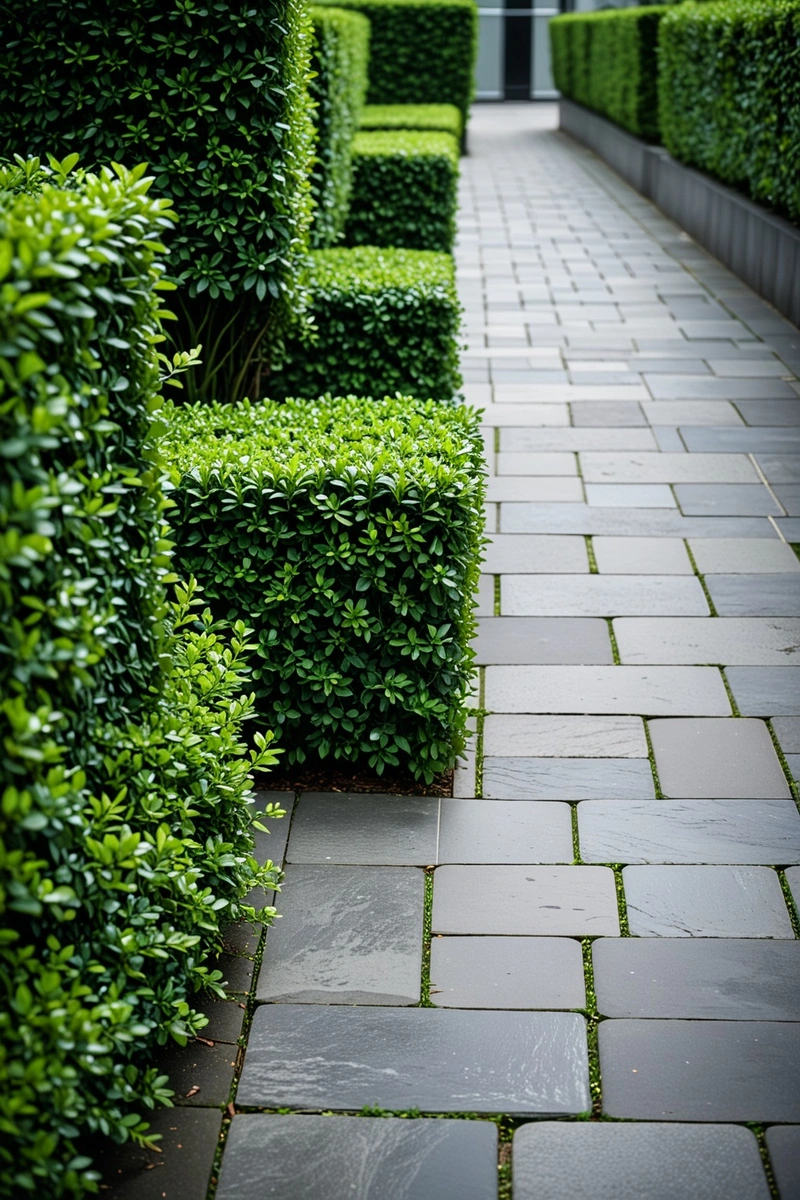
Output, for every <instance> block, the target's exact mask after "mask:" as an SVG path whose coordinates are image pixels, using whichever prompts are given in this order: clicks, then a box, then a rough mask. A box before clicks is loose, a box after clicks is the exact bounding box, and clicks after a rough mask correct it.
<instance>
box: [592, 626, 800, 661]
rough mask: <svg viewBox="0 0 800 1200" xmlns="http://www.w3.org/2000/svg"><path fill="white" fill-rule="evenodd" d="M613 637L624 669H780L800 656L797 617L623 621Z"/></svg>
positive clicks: (615, 627)
mask: <svg viewBox="0 0 800 1200" xmlns="http://www.w3.org/2000/svg"><path fill="white" fill-rule="evenodd" d="M614 634H615V636H616V639H617V648H618V650H619V655H620V658H621V660H622V662H623V663H676V664H678V663H687V664H688V663H698V664H702V663H724V664H725V665H730V666H734V665H744V666H761V665H775V666H778V665H784V664H785V663H786V662H787V661H789V662H791V661H792V656H793V655H797V654H800V621H799V620H797V618H792V617H718V618H716V619H715V620H711V621H710V620H708V619H707V618H705V617H621V618H619V619H617V620H616V621H615V622H614Z"/></svg>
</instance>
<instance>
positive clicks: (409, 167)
mask: <svg viewBox="0 0 800 1200" xmlns="http://www.w3.org/2000/svg"><path fill="white" fill-rule="evenodd" d="M353 165H354V175H353V191H352V195H351V199H350V215H349V216H348V218H347V226H346V230H345V237H346V240H347V242H348V245H351V246H403V247H406V248H407V249H410V250H445V251H449V250H451V249H452V246H453V239H454V237H455V228H456V206H457V189H458V143H457V142H456V139H455V138H453V137H451V136H450V134H447V133H420V132H410V131H406V130H375V131H372V132H368V133H359V134H357V135H356V137H355V140H354V141H353Z"/></svg>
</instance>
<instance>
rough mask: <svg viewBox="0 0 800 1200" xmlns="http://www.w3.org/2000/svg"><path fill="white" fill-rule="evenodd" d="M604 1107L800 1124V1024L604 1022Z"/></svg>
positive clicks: (641, 1115) (618, 1113)
mask: <svg viewBox="0 0 800 1200" xmlns="http://www.w3.org/2000/svg"><path fill="white" fill-rule="evenodd" d="M599 1044H600V1070H601V1073H602V1078H603V1112H605V1113H607V1114H608V1115H609V1116H611V1117H633V1118H635V1119H637V1120H644V1121H649V1120H650V1121H800V1089H798V1087H797V1062H798V1058H800V1023H797V1022H795V1023H785V1022H781V1021H658V1022H652V1021H637V1020H634V1021H601V1022H600V1028H599Z"/></svg>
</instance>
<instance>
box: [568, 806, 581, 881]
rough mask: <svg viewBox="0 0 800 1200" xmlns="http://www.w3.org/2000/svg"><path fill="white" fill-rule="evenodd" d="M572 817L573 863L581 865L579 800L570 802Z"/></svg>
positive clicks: (577, 865)
mask: <svg viewBox="0 0 800 1200" xmlns="http://www.w3.org/2000/svg"><path fill="white" fill-rule="evenodd" d="M569 807H570V817H571V820H572V865H573V866H574V867H579V866H580V865H581V844H580V839H579V837H578V804H577V801H575V802H573V803H571V804H570V806H569Z"/></svg>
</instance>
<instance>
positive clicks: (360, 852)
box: [287, 792, 439, 866]
mask: <svg viewBox="0 0 800 1200" xmlns="http://www.w3.org/2000/svg"><path fill="white" fill-rule="evenodd" d="M438 822H439V801H438V800H437V799H435V798H430V797H422V796H350V795H340V794H336V793H322V792H320V793H311V792H308V793H306V794H305V795H303V796H301V798H300V800H299V802H298V805H297V812H296V813H295V817H294V822H293V823H292V832H291V837H290V839H289V849H288V854H287V857H288V860H289V862H297V863H333V864H344V865H349V864H359V863H363V864H373V865H380V866H427V865H429V864H431V863H433V862H435V861H436V830H437V827H438Z"/></svg>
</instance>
